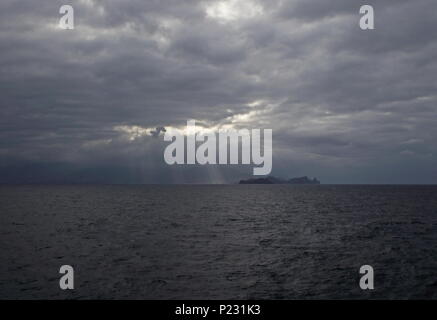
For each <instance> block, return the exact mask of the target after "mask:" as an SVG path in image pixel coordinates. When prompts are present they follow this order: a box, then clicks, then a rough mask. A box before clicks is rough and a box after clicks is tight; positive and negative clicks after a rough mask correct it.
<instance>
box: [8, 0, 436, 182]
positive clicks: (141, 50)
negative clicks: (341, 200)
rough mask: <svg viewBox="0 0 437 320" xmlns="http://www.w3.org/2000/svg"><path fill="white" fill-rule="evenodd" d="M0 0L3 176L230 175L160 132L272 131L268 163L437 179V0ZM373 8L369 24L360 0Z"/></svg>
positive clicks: (307, 171) (350, 174) (193, 178)
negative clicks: (194, 161) (167, 155)
mask: <svg viewBox="0 0 437 320" xmlns="http://www.w3.org/2000/svg"><path fill="white" fill-rule="evenodd" d="M64 4H67V3H65V2H64V1H53V0H39V1H30V0H26V1H25V0H23V1H16V0H2V1H1V2H0V183H232V182H236V181H238V180H239V179H241V178H248V177H250V176H251V175H252V169H253V165H249V166H223V165H215V166H214V165H209V166H199V165H194V166H193V165H191V166H183V165H182V166H169V165H167V164H166V163H165V162H164V159H163V154H164V149H165V147H166V146H167V145H168V142H165V141H164V139H163V130H161V129H158V130H156V129H155V128H166V129H168V128H183V127H184V126H186V122H187V120H190V119H195V120H196V122H197V123H198V124H199V126H202V127H203V128H219V127H223V126H227V127H233V128H236V129H241V128H248V129H252V128H260V129H272V130H273V170H272V174H273V175H275V176H278V177H281V178H290V177H296V176H304V175H307V176H310V177H317V178H318V179H319V180H321V181H322V183H345V184H349V183H358V184H360V183H364V184H366V183H371V184H372V183H375V184H380V183H381V184H392V183H405V184H436V183H437V168H436V167H437V166H436V163H437V161H436V160H437V139H436V138H437V126H436V121H437V120H436V119H437V37H436V32H437V2H436V1H435V0H418V1H406V0H370V1H359V0H357V1H351V0H331V1H326V0H311V1H309V0H269V1H261V0H240V1H237V0H222V1H210V0H204V1H196V0H184V1H180V0H147V1H144V0H130V1H121V0H105V1H99V0H73V1H70V2H69V3H68V4H70V5H72V6H73V8H74V10H75V11H74V18H75V29H74V30H63V29H61V28H59V19H60V17H61V15H60V14H59V8H60V7H61V6H62V5H64ZM364 4H369V5H372V6H373V7H374V9H375V29H374V30H367V31H363V30H361V29H360V27H359V19H360V14H359V9H360V6H361V5H364Z"/></svg>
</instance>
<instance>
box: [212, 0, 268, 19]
mask: <svg viewBox="0 0 437 320" xmlns="http://www.w3.org/2000/svg"><path fill="white" fill-rule="evenodd" d="M205 11H206V15H207V16H208V17H209V18H212V19H215V20H218V21H219V22H224V23H226V22H232V21H236V20H241V19H250V18H254V17H256V16H258V15H261V14H262V13H263V11H264V10H263V7H262V6H261V5H260V4H258V3H257V2H255V1H252V0H245V1H242V0H222V1H216V2H213V3H211V4H209V5H207V6H206V7H205Z"/></svg>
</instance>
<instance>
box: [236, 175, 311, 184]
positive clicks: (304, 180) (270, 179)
mask: <svg viewBox="0 0 437 320" xmlns="http://www.w3.org/2000/svg"><path fill="white" fill-rule="evenodd" d="M239 184H320V181H319V180H317V179H316V178H314V179H310V178H308V177H307V176H304V177H299V178H291V179H289V180H284V179H279V178H276V177H272V176H269V177H266V178H252V179H247V180H240V183H239Z"/></svg>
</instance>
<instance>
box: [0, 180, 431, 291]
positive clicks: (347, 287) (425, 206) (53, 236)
mask: <svg viewBox="0 0 437 320" xmlns="http://www.w3.org/2000/svg"><path fill="white" fill-rule="evenodd" d="M62 265H71V266H72V267H73V268H74V286H75V288H74V290H65V291H64V290H61V289H60V288H59V279H60V277H61V276H62V275H61V274H59V268H60V267H61V266H62ZM362 265H370V266H372V267H373V269H374V277H375V279H374V286H375V288H374V290H362V289H360V287H359V279H360V277H361V276H362V275H360V274H359V269H360V267H361V266H362ZM0 298H1V299H423V298H425V299H432V298H434V299H436V298H437V186H401V185H399V186H394V185H392V186H388V185H387V186H370V185H369V186H368V185H363V186H360V185H319V186H317V185H314V186H313V185H311V186H310V185H308V186H306V185H301V186H293V185H175V186H173V185H162V186H159V185H106V186H104V185H100V186H91V185H90V186H85V185H69V186H62V185H60V186H54V185H53V186H43V185H41V186H0Z"/></svg>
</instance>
